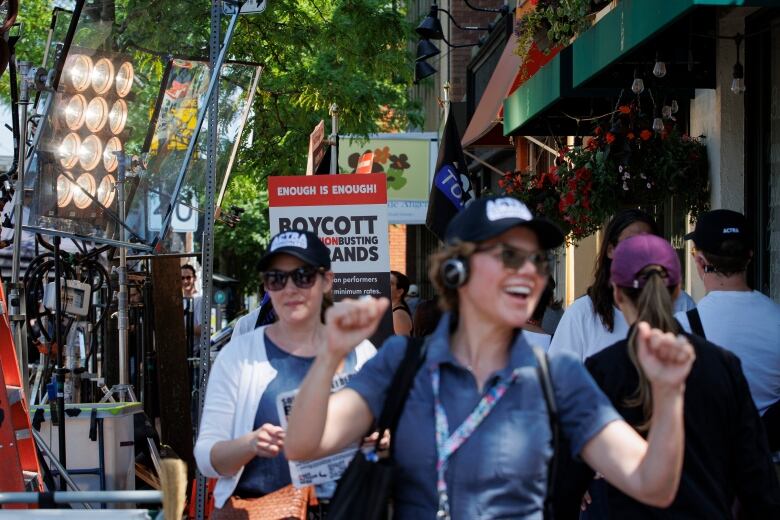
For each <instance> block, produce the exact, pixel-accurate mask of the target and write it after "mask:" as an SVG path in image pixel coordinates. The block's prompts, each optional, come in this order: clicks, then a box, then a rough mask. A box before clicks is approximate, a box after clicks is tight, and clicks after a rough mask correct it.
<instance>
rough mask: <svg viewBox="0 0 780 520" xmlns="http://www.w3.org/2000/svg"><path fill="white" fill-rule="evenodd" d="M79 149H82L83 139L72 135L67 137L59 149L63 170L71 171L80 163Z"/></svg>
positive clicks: (74, 134)
mask: <svg viewBox="0 0 780 520" xmlns="http://www.w3.org/2000/svg"><path fill="white" fill-rule="evenodd" d="M79 148H81V138H80V137H79V135H78V134H76V133H70V134H68V135H66V136H65V138H64V139H63V140H62V143H60V146H59V148H58V149H57V152H58V154H59V156H60V163H61V164H62V167H63V168H65V169H66V170H69V169H71V168H73V167H74V166H76V163H77V162H79Z"/></svg>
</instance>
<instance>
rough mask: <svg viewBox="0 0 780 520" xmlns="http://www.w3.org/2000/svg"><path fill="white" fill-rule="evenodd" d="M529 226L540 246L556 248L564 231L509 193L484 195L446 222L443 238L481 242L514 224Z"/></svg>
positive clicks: (449, 240) (561, 241) (446, 240)
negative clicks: (505, 195) (535, 214)
mask: <svg viewBox="0 0 780 520" xmlns="http://www.w3.org/2000/svg"><path fill="white" fill-rule="evenodd" d="M517 226H524V227H527V228H530V229H532V230H533V231H534V232H535V233H536V237H537V239H538V240H539V246H540V247H541V248H542V249H555V248H556V247H558V246H559V245H561V244H562V243H563V240H564V235H563V232H562V231H561V230H560V228H559V227H558V226H556V225H555V224H553V223H552V222H550V221H549V220H547V219H545V218H541V217H534V215H533V213H531V210H529V209H528V207H527V206H526V205H525V204H523V203H522V202H520V201H519V200H517V199H515V198H512V197H484V198H481V199H476V200H474V201H472V202H471V203H470V204H469V205H468V206H466V207H465V208H464V209H463V210H462V211H461V212H460V213H458V214H457V215H456V216H455V218H453V219H452V220H451V221H450V223H449V225H448V226H447V231H446V232H445V234H444V241H445V242H446V243H448V244H453V243H455V242H459V241H460V242H483V241H485V240H489V239H491V238H493V237H497V236H498V235H500V234H501V233H503V232H505V231H508V230H509V229H512V228H513V227H517Z"/></svg>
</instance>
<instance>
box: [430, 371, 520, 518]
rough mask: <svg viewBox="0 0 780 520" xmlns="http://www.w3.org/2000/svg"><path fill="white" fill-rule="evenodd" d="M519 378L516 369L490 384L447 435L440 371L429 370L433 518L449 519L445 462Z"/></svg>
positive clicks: (447, 427) (518, 372)
mask: <svg viewBox="0 0 780 520" xmlns="http://www.w3.org/2000/svg"><path fill="white" fill-rule="evenodd" d="M519 375H520V368H516V369H514V370H513V371H512V374H511V375H510V376H509V378H508V379H505V380H503V381H500V382H499V383H498V384H496V385H493V386H492V387H491V388H490V390H488V391H487V393H486V394H485V395H484V396H482V399H480V401H479V403H477V406H476V407H475V408H474V410H472V412H471V413H470V414H469V416H468V417H466V419H465V420H464V421H463V423H462V424H461V425H460V426H458V428H457V429H456V430H455V431H454V432H453V433H452V435H450V434H449V424H448V422H447V414H446V413H445V411H444V406H442V404H441V399H440V398H439V383H440V380H441V370H440V368H439V366H435V367H431V385H432V386H433V402H434V412H435V416H436V455H437V460H436V490H437V491H438V494H439V510H438V512H437V513H436V518H437V519H442V520H449V518H450V503H449V496H448V495H447V481H446V480H445V473H446V471H447V461H448V460H449V459H450V457H451V456H452V454H453V453H455V451H457V449H458V448H460V447H461V446H462V445H463V443H465V442H466V441H467V440H468V439H469V437H471V435H472V434H473V433H474V430H476V429H477V426H479V425H480V424H481V423H482V421H483V420H484V419H485V417H487V416H488V414H489V413H490V412H491V411H492V410H493V408H495V406H496V404H498V401H499V400H500V399H501V398H502V397H503V396H504V394H505V393H506V391H507V389H509V387H510V386H511V385H512V384H513V383H514V382H515V381H517V378H518V376H519Z"/></svg>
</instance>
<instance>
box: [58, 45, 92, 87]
mask: <svg viewBox="0 0 780 520" xmlns="http://www.w3.org/2000/svg"><path fill="white" fill-rule="evenodd" d="M65 74H67V77H68V78H69V79H70V84H71V85H73V88H74V89H76V92H84V91H85V90H87V89H88V88H89V85H90V83H91V82H92V59H91V58H90V57H89V56H85V55H83V54H73V55H71V56H68V59H67V60H66V61H65Z"/></svg>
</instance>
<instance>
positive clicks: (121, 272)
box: [100, 152, 138, 403]
mask: <svg viewBox="0 0 780 520" xmlns="http://www.w3.org/2000/svg"><path fill="white" fill-rule="evenodd" d="M117 157H118V159H119V164H118V166H117V171H116V200H117V210H118V211H119V219H120V222H121V223H122V224H124V223H125V219H126V217H127V215H126V209H127V208H126V204H127V190H126V189H125V184H126V182H127V162H128V159H127V156H126V155H125V154H124V152H117ZM126 240H127V230H126V229H125V226H124V225H120V226H119V241H120V242H122V243H123V244H124V243H126ZM117 275H118V276H119V293H118V297H117V322H118V325H119V338H118V340H119V341H118V343H119V384H118V385H114V386H113V387H112V388H111V390H106V389H105V387H103V388H104V390H103V391H104V392H105V395H104V396H103V398H102V399H101V400H100V402H101V403H105V402H108V401H111V402H116V400H115V399H114V394H116V395H117V396H118V397H119V401H120V402H125V401H127V402H131V403H135V402H138V398H136V396H135V393H134V392H133V385H131V384H130V374H129V371H128V367H127V350H128V349H127V342H128V330H129V327H128V323H129V317H128V308H129V305H130V303H129V298H128V288H127V248H126V247H122V246H120V247H119V267H118V268H117Z"/></svg>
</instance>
